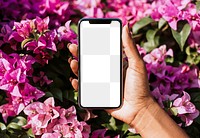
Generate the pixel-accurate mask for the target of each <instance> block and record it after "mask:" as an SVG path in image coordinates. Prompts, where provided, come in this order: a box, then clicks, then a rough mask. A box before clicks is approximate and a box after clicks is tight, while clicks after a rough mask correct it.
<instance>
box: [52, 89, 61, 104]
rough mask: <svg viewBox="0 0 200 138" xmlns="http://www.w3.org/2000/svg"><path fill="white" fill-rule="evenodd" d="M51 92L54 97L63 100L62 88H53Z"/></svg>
mask: <svg viewBox="0 0 200 138" xmlns="http://www.w3.org/2000/svg"><path fill="white" fill-rule="evenodd" d="M51 93H52V94H53V97H55V98H57V99H59V100H60V101H61V102H63V94H62V91H61V89H58V88H53V89H52V90H51Z"/></svg>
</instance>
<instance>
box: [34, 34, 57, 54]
mask: <svg viewBox="0 0 200 138" xmlns="http://www.w3.org/2000/svg"><path fill="white" fill-rule="evenodd" d="M55 37H56V31H48V32H46V33H45V34H44V35H42V36H41V37H39V39H38V43H37V47H36V48H35V49H34V53H38V49H49V50H52V51H57V49H56V45H55V43H54V39H55Z"/></svg>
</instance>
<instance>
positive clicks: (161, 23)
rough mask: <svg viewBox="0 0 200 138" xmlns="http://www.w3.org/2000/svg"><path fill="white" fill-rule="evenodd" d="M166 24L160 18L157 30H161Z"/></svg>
mask: <svg viewBox="0 0 200 138" xmlns="http://www.w3.org/2000/svg"><path fill="white" fill-rule="evenodd" d="M166 23H167V22H166V21H165V19H163V18H161V19H160V20H159V22H158V29H161V28H162V27H163V26H164V25H165V24H166Z"/></svg>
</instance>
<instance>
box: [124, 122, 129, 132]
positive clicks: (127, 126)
mask: <svg viewBox="0 0 200 138" xmlns="http://www.w3.org/2000/svg"><path fill="white" fill-rule="evenodd" d="M128 128H129V125H128V124H126V123H124V124H123V125H122V131H127V130H128Z"/></svg>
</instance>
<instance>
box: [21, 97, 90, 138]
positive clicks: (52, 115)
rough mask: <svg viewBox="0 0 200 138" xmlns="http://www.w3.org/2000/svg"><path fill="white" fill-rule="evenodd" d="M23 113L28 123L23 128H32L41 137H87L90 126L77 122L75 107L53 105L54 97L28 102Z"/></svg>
mask: <svg viewBox="0 0 200 138" xmlns="http://www.w3.org/2000/svg"><path fill="white" fill-rule="evenodd" d="M24 113H25V114H26V115H27V116H28V123H27V125H26V126H24V128H32V131H33V133H34V134H35V135H36V136H37V135H40V136H41V138H61V137H70V138H88V137H89V133H90V126H89V125H87V124H86V123H85V122H83V121H81V122H79V121H78V120H77V116H76V109H75V107H74V106H71V107H70V108H68V109H64V108H61V107H59V106H55V102H54V98H53V97H51V98H48V99H46V100H45V101H44V103H41V102H34V103H31V104H29V105H28V106H27V107H26V108H25V109H24Z"/></svg>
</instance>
